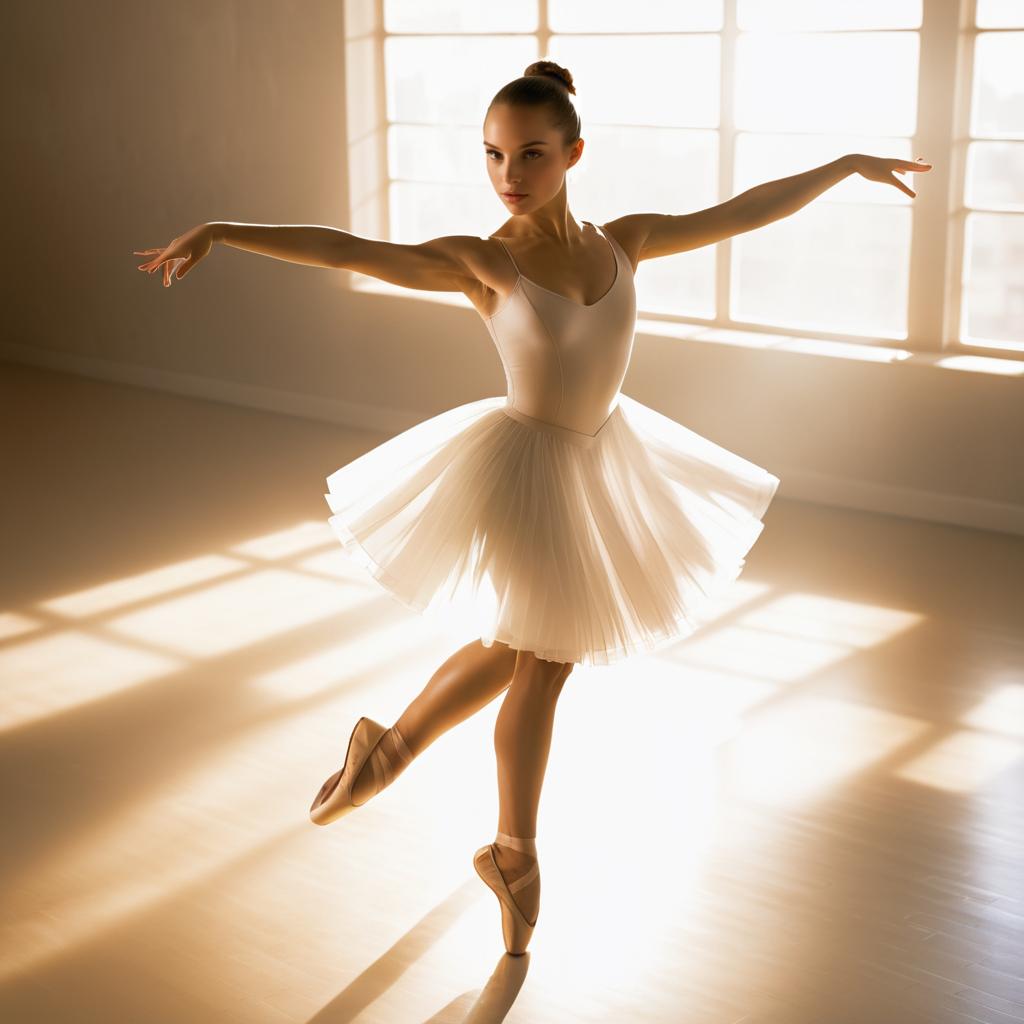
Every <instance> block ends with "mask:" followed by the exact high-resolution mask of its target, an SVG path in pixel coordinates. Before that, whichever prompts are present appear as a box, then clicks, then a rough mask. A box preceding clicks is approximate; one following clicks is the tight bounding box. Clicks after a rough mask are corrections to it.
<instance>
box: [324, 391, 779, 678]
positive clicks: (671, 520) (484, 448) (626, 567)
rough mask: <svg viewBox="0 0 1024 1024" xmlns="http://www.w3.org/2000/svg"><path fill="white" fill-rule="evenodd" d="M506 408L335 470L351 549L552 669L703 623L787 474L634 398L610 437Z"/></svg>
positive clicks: (452, 416)
mask: <svg viewBox="0 0 1024 1024" xmlns="http://www.w3.org/2000/svg"><path fill="white" fill-rule="evenodd" d="M506 405H507V399H506V398H505V396H496V397H493V398H485V399H481V400H479V401H476V402H470V403H468V404H466V405H461V406H457V407H456V408H453V409H449V410H448V411H446V412H443V413H441V414H440V415H438V416H434V417H432V418H431V419H428V420H425V421H424V422H422V423H419V424H417V425H416V426H414V427H412V428H411V429H410V430H407V431H405V432H403V433H401V434H398V435H397V436H396V437H393V438H391V439H390V440H388V441H385V442H384V443H383V444H381V445H378V446H377V447H376V448H373V449H371V450H370V451H368V452H366V453H365V454H364V455H362V456H360V457H359V458H357V459H356V460H355V461H353V462H351V463H349V464H348V465H346V466H343V467H342V468H341V469H339V470H337V472H335V473H333V474H331V476H329V477H328V478H327V486H328V493H327V494H326V495H325V497H326V498H327V502H328V504H329V505H330V508H331V510H332V512H333V513H334V514H333V515H332V516H331V518H330V519H329V523H330V525H331V527H332V528H333V530H334V532H335V534H336V535H337V537H338V538H339V540H340V541H341V543H342V546H343V547H344V549H345V551H346V552H347V553H348V554H349V555H350V556H351V557H352V558H353V559H355V560H356V561H357V562H358V563H360V564H361V565H362V566H364V567H365V568H366V569H368V570H369V572H370V573H371V574H372V575H373V576H374V577H375V578H376V579H377V581H378V582H379V583H380V584H382V585H383V586H384V587H385V588H386V589H387V590H388V591H390V592H391V594H393V595H394V597H396V598H397V599H398V600H399V601H401V602H402V603H403V604H405V605H406V606H407V607H409V608H412V609H415V610H416V611H419V612H425V611H428V610H430V609H432V608H435V607H437V606H438V603H439V602H447V603H448V606H452V605H454V606H457V607H459V608H461V609H465V612H466V614H467V615H470V616H472V618H473V626H474V635H476V634H478V635H479V636H480V638H481V640H482V641H483V643H484V645H485V646H487V647H490V646H492V645H493V643H494V641H495V640H499V641H502V642H503V643H507V644H508V645H509V646H511V647H513V648H516V649H519V650H528V651H533V652H534V653H535V654H536V655H537V656H538V657H540V658H544V659H546V660H548V661H573V662H579V663H582V664H593V665H598V664H600V665H607V664H611V663H613V662H616V661H620V660H622V659H623V658H627V657H630V656H632V655H635V654H642V653H645V652H649V651H653V650H655V649H657V648H660V647H662V646H663V645H665V644H666V643H668V642H670V641H672V640H675V639H679V638H681V637H685V636H687V635H689V634H690V633H692V632H693V631H694V630H695V629H696V628H697V627H698V626H700V625H701V624H703V622H704V621H706V620H705V618H704V615H705V613H706V612H707V611H708V610H709V606H710V605H711V604H712V603H713V601H714V599H715V598H717V597H718V596H719V594H720V593H721V592H722V591H724V590H725V589H726V588H727V587H728V585H729V584H731V583H733V582H734V581H735V580H736V579H737V577H738V576H739V575H740V572H741V571H742V569H743V565H744V563H745V556H746V554H747V552H748V551H749V550H750V548H751V547H752V546H753V544H754V542H755V541H756V540H757V538H758V536H759V535H760V533H761V530H762V529H763V528H764V524H763V523H762V522H761V519H762V517H763V516H764V513H765V511H766V510H767V508H768V505H769V504H770V503H771V501H772V498H773V497H774V495H775V492H776V490H777V488H778V486H779V478H778V477H776V476H773V475H772V474H771V473H769V472H767V471H766V470H764V469H762V468H761V467H760V466H757V465H755V464H754V463H752V462H749V461H747V460H746V459H743V458H741V457H740V456H738V455H736V454H734V453H732V452H730V451H728V450H727V449H725V448H722V447H721V446H719V445H717V444H715V443H713V442H712V441H709V440H708V439H707V438H704V437H702V436H701V435H699V434H697V433H695V432H694V431H692V430H689V429H688V428H687V427H684V426H682V425H681V424H679V423H677V422H676V421H675V420H672V419H670V418H669V417H667V416H663V415H662V414H661V413H658V412H656V411H655V410H653V409H651V408H649V407H647V406H645V405H642V404H641V403H640V402H637V401H635V400H633V399H631V398H629V397H628V396H627V395H625V394H622V393H621V392H620V394H619V397H618V402H617V404H616V406H615V408H614V410H613V411H612V413H611V415H610V416H609V417H608V419H607V420H606V421H605V423H604V425H603V426H602V427H601V429H600V430H599V431H598V432H597V434H596V435H594V436H593V437H591V436H590V435H586V434H575V433H574V432H573V431H567V430H565V429H564V428H561V429H560V428H557V427H554V428H552V429H547V428H546V427H545V426H544V425H543V424H541V423H540V421H537V420H531V419H530V417H527V416H522V415H521V414H518V411H517V410H512V411H511V413H506V411H505V408H506ZM547 427H551V425H550V424H549V425H547Z"/></svg>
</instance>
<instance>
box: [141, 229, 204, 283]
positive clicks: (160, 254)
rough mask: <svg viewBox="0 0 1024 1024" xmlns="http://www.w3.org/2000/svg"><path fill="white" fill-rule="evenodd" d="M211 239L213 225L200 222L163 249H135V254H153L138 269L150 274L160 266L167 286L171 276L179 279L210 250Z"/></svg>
mask: <svg viewBox="0 0 1024 1024" xmlns="http://www.w3.org/2000/svg"><path fill="white" fill-rule="evenodd" d="M213 241H214V239H213V227H212V226H211V225H210V224H200V225H199V226H198V227H194V228H192V230H191V231H186V232H185V234H183V235H179V236H178V237H177V238H175V239H174V240H173V241H172V242H171V243H170V244H169V245H168V246H166V247H165V248H163V249H136V250H135V255H136V256H153V259H151V260H147V261H146V262H145V263H142V264H140V265H139V270H145V271H146V272H147V273H150V274H152V273H153V271H154V270H159V269H160V267H161V266H162V267H163V268H164V287H165V288H169V287H170V286H171V278H172V276H173V277H175V278H177V279H178V280H179V281H180V280H181V279H182V278H183V277H184V276H185V275H186V274H187V273H188V272H189V271H190V270H191V269H192V268H193V267H194V266H195V265H196V264H197V263H198V262H199V261H200V260H201V259H202V258H203V257H204V256H205V255H206V254H207V253H208V252H209V251H210V249H211V247H212V246H213ZM154 254H156V255H154Z"/></svg>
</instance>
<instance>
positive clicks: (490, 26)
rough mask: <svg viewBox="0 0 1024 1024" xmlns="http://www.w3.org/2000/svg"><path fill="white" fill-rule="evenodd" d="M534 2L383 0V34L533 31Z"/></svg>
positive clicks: (534, 25) (534, 20) (535, 3)
mask: <svg viewBox="0 0 1024 1024" xmlns="http://www.w3.org/2000/svg"><path fill="white" fill-rule="evenodd" d="M536 30H537V0H502V2H501V3H500V4H482V3H479V0H431V2H430V3H429V4H425V3H423V2H422V0H384V31H385V32H536Z"/></svg>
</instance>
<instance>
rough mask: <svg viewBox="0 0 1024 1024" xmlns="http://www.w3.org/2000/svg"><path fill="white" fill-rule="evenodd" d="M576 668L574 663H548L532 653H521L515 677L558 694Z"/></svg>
mask: <svg viewBox="0 0 1024 1024" xmlns="http://www.w3.org/2000/svg"><path fill="white" fill-rule="evenodd" d="M575 667H576V663H575V662H574V661H546V660H545V659H544V658H538V657H537V655H536V654H534V653H533V652H532V651H520V652H519V657H518V659H517V661H516V669H515V677H518V678H520V679H523V680H526V681H528V682H529V684H530V685H531V686H537V687H542V688H544V689H547V690H551V691H553V692H554V693H556V694H557V693H559V692H560V691H561V689H562V686H563V685H564V684H565V681H566V680H567V679H568V678H569V675H570V673H571V672H572V670H573V669H574V668H575Z"/></svg>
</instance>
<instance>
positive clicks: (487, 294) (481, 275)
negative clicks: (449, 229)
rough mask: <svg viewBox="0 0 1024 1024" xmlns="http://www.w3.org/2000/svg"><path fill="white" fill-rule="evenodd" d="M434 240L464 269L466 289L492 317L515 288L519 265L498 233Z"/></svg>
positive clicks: (475, 301)
mask: <svg viewBox="0 0 1024 1024" xmlns="http://www.w3.org/2000/svg"><path fill="white" fill-rule="evenodd" d="M434 243H436V244H437V245H438V246H443V247H444V248H445V250H446V252H447V254H448V255H449V256H450V257H451V259H453V260H454V261H456V262H457V263H458V264H459V265H460V266H461V267H462V268H463V269H464V278H463V280H464V284H463V287H462V291H463V293H464V294H465V296H466V298H468V299H469V301H470V302H471V303H472V304H473V306H474V307H475V308H476V310H477V312H478V313H480V315H481V316H483V317H488V316H490V315H491V314H492V313H493V312H494V311H495V309H497V308H498V307H499V306H500V305H501V304H502V303H503V302H504V301H505V299H506V298H507V296H508V294H509V292H511V290H512V289H513V288H514V287H515V283H516V277H517V273H516V270H515V267H514V266H513V265H512V263H511V261H510V260H509V253H508V250H506V249H505V247H504V245H503V244H502V241H499V239H498V238H497V237H496V236H493V235H492V236H489V237H484V236H481V235H446V236H445V237H444V238H438V239H434Z"/></svg>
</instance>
